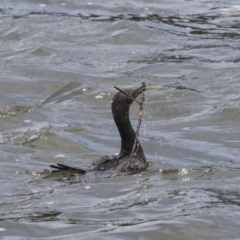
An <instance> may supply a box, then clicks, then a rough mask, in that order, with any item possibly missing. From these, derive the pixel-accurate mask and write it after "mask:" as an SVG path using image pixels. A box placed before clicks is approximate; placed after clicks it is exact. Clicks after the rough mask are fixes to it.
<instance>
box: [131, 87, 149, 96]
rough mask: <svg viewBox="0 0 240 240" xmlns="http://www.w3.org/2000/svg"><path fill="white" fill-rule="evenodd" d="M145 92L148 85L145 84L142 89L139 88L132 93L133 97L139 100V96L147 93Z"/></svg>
mask: <svg viewBox="0 0 240 240" xmlns="http://www.w3.org/2000/svg"><path fill="white" fill-rule="evenodd" d="M145 90H146V85H145V83H143V84H142V86H141V87H139V88H137V89H136V90H134V91H133V92H132V97H134V98H137V97H138V95H140V94H141V93H142V91H145Z"/></svg>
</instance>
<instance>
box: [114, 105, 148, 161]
mask: <svg viewBox="0 0 240 240" xmlns="http://www.w3.org/2000/svg"><path fill="white" fill-rule="evenodd" d="M129 108H130V106H128V105H124V104H123V105H120V106H117V107H116V108H114V107H113V108H112V113H113V118H114V121H115V124H116V126H117V128H118V131H119V134H120V137H121V151H120V153H119V156H127V155H128V156H130V154H131V152H132V148H133V145H134V141H135V137H136V133H135V131H134V129H133V127H132V124H131V122H130V119H129ZM136 144H137V146H136V154H137V155H141V156H143V157H144V158H145V156H144V153H143V150H142V147H141V145H140V143H139V142H138V141H137V143H136Z"/></svg>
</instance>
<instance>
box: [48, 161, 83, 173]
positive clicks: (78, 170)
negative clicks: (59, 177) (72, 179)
mask: <svg viewBox="0 0 240 240" xmlns="http://www.w3.org/2000/svg"><path fill="white" fill-rule="evenodd" d="M50 167H51V168H54V170H52V172H59V171H71V172H75V173H79V174H84V173H86V170H83V169H81V168H78V167H70V166H67V165H65V164H60V163H58V164H57V165H50Z"/></svg>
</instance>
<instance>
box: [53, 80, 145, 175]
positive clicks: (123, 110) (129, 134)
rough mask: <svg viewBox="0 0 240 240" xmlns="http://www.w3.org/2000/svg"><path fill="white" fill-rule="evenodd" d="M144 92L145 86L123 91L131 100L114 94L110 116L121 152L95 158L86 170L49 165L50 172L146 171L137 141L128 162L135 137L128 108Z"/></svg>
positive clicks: (141, 150) (61, 165) (143, 157)
mask: <svg viewBox="0 0 240 240" xmlns="http://www.w3.org/2000/svg"><path fill="white" fill-rule="evenodd" d="M145 90H146V86H145V84H143V85H142V86H141V87H139V88H137V89H135V90H133V89H125V90H124V92H125V93H127V94H129V95H130V96H132V99H131V98H130V97H128V96H127V95H126V94H124V93H122V92H118V93H116V94H115V96H114V97H113V100H112V114H113V118H114V121H115V124H116V126H117V128H118V131H119V134H120V137H121V150H120V153H119V154H118V155H107V156H103V157H100V158H97V159H95V160H93V162H92V164H91V165H90V166H89V168H88V169H87V170H83V169H81V168H78V167H71V166H68V165H65V164H57V165H50V167H52V168H54V170H52V172H58V171H60V170H66V171H73V172H75V173H79V174H85V173H86V172H90V171H98V172H129V173H136V172H140V171H142V170H144V169H146V168H147V167H148V166H149V164H148V163H147V161H146V157H145V155H144V152H143V149H142V146H141V144H140V143H139V141H138V140H137V142H136V148H135V151H134V154H133V156H132V158H131V161H130V162H129V159H130V156H131V152H132V148H133V146H134V141H135V137H136V133H135V131H134V130H133V127H132V125H131V122H130V119H129V108H130V106H131V104H132V103H133V100H134V99H135V98H137V97H138V96H139V95H140V94H141V92H142V91H145Z"/></svg>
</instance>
